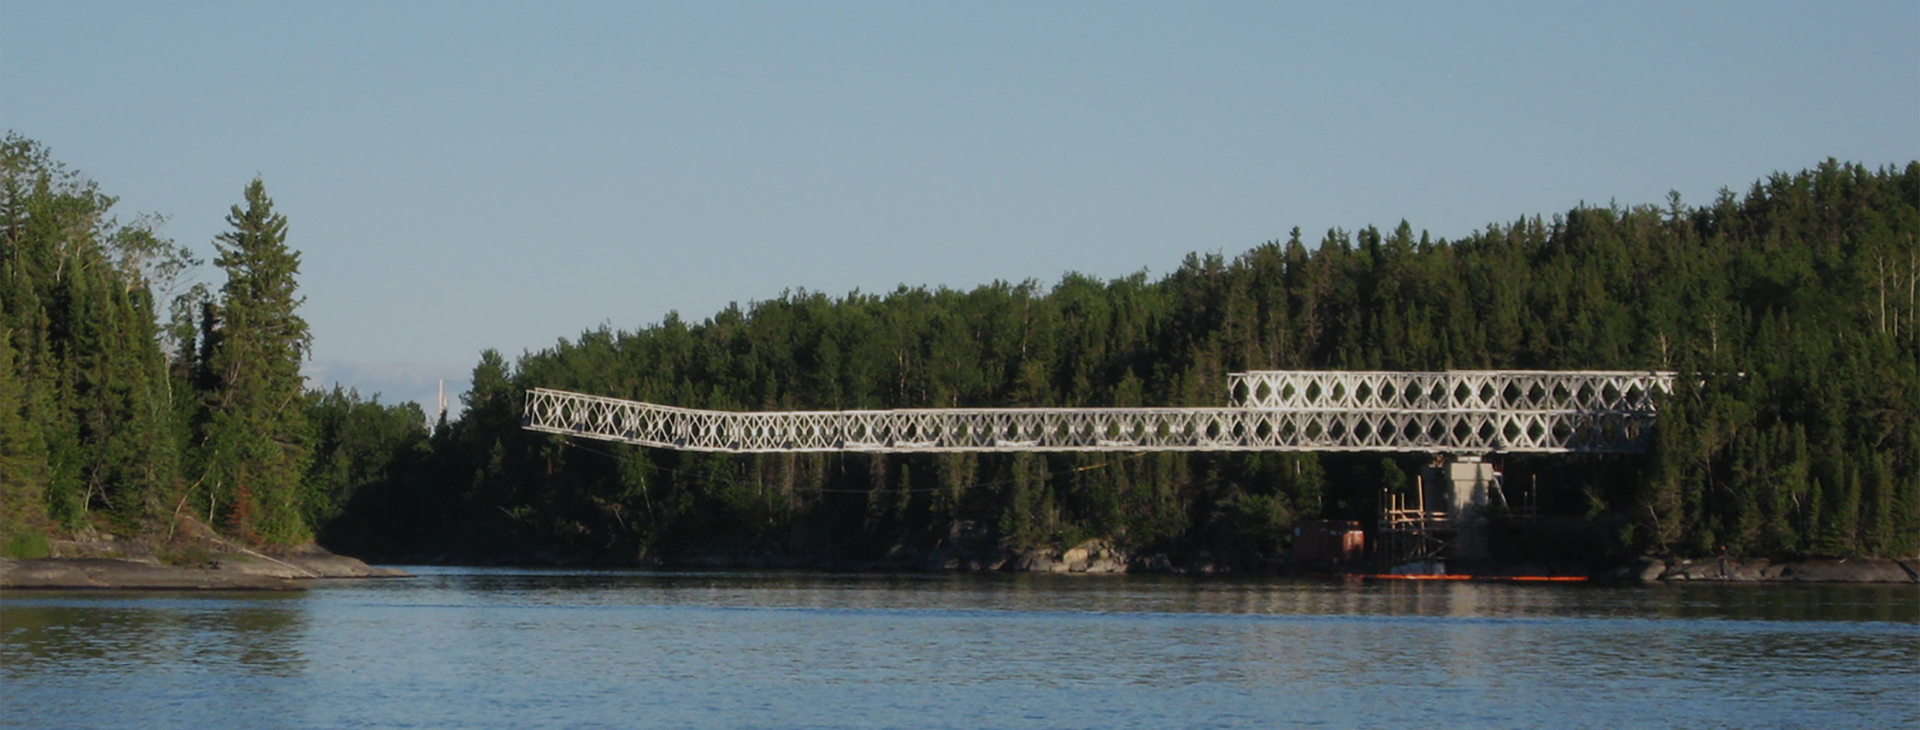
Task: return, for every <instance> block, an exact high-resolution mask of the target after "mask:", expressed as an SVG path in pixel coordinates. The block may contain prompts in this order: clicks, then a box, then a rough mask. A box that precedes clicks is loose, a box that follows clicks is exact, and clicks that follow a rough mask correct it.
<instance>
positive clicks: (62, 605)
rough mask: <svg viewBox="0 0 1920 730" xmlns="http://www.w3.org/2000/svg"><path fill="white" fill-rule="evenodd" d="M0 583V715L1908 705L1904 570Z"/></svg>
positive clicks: (71, 723) (1543, 712)
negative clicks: (1468, 578) (1462, 577)
mask: <svg viewBox="0 0 1920 730" xmlns="http://www.w3.org/2000/svg"><path fill="white" fill-rule="evenodd" d="M412 570H414V571H415V572H416V573H417V574H418V576H417V577H415V578H409V579H391V580H379V581H359V582H346V581H343V582H337V583H328V584H324V585H321V586H318V587H316V588H315V589H314V590H311V591H307V592H304V593H289V594H265V595H260V594H237V593H228V594H180V593H170V594H157V593H156V594H132V593H21V592H10V593H8V594H6V595H5V596H0V725H4V726H6V727H35V728H39V727H45V728H92V727H102V728H104V727H139V728H196V729H198V728H220V727H235V728H240V727H247V728H335V727H342V728H344V727H398V728H541V727H554V728H562V727H564V728H594V727H606V728H626V727H673V728H683V727H685V728H922V727H934V728H1002V727H1005V728H1018V727H1032V728H1114V727H1153V728H1182V727H1275V726H1300V727H1380V728H1419V727H1463V728H1464V727H1595V728H1599V727H1607V728H1613V727H1689V728H1707V727H1741V728H1754V727H1781V728H1801V727H1863V728H1887V727H1920V588H1916V587H1914V586H1911V585H1908V586H1853V585H1760V586H1756V585H1732V586H1705V585H1682V586H1650V587H1620V586H1614V587H1600V586H1582V585H1499V584H1465V583H1444V584H1404V583H1395V584H1377V583H1360V584H1339V583H1325V582H1311V581H1291V580H1275V579H1220V578H1206V579H1195V578H1182V577H1159V576H1053V575H1000V574H995V575H947V574H941V575H907V576H902V575H867V574H823V573H748V572H711V573H687V572H658V571H654V572H647V571H555V570H488V569H474V568H449V569H440V568H417V569H412Z"/></svg>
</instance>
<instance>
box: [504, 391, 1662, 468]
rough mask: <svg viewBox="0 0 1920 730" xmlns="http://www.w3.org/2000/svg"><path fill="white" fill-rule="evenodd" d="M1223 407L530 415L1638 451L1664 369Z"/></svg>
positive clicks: (888, 445) (782, 433) (1162, 442)
mask: <svg viewBox="0 0 1920 730" xmlns="http://www.w3.org/2000/svg"><path fill="white" fill-rule="evenodd" d="M1229 380H1230V382H1231V385H1232V395H1231V396H1230V397H1231V400H1232V402H1233V403H1234V405H1232V406H1228V407H1214V408H937V409H905V410H885V411H777V412H766V411H762V412H733V411H711V410H698V409H691V408H677V407H673V406H663V405H656V404H652V403H643V402H639V401H630V400H620V399H615V398H605V397H600V396H593V395H585V394H580V393H571V392H567V391H561V390H551V389H547V388H536V389H534V390H532V391H530V392H529V393H528V396H527V406H526V418H525V424H524V425H525V426H526V428H528V429H531V430H534V431H543V432H548V433H559V434H568V435H574V436H584V437H587V438H595V439H602V440H607V441H618V442H623V443H631V444H638V445H642V446H652V447H656V448H668V449H684V450H689V451H719V452H734V453H768V452H818V451H875V452H957V451H973V452H987V451H1422V452H1434V453H1462V454H1488V453H1497V452H1510V453H1560V452H1585V453H1636V452H1641V451H1645V450H1646V448H1647V445H1648V444H1647V442H1648V437H1649V435H1650V434H1651V429H1650V428H1649V427H1650V426H1651V425H1652V423H1653V419H1654V417H1655V413H1656V409H1657V405H1658V401H1659V400H1660V399H1661V398H1663V397H1664V396H1665V395H1666V394H1667V393H1669V392H1671V390H1672V384H1673V374H1672V373H1661V372H1625V371H1577V372H1576V371H1446V372H1431V373H1391V372H1328V371H1254V372H1248V373H1234V374H1232V375H1231V376H1229Z"/></svg>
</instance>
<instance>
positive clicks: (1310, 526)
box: [1293, 520, 1367, 570]
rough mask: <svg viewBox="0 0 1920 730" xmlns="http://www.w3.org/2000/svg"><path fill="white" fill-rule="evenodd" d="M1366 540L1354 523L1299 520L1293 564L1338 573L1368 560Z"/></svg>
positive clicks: (1358, 526)
mask: <svg viewBox="0 0 1920 730" xmlns="http://www.w3.org/2000/svg"><path fill="white" fill-rule="evenodd" d="M1366 550H1367V537H1366V533H1365V532H1363V531H1361V529H1360V523H1358V522H1355V521H1353V520H1298V521H1296V522H1294V523H1293V564H1294V565H1296V566H1298V567H1301V568H1312V569H1319V570H1337V569H1339V568H1341V567H1342V566H1348V565H1358V564H1359V563H1360V561H1361V560H1362V559H1363V558H1365V557H1366Z"/></svg>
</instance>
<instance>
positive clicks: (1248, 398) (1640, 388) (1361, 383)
mask: <svg viewBox="0 0 1920 730" xmlns="http://www.w3.org/2000/svg"><path fill="white" fill-rule="evenodd" d="M1673 376H1674V374H1673V373H1671V372H1649V371H1627V370H1447V371H1442V372H1424V373H1423V372H1384V371H1324V370H1256V371H1253V372H1246V373H1232V374H1230V375H1228V376H1227V381H1228V387H1229V388H1230V392H1231V396H1230V399H1231V400H1230V402H1231V403H1232V404H1233V405H1235V406H1239V407H1242V408H1272V409H1282V410H1342V411H1352V410H1376V409H1408V410H1415V411H1435V410H1442V411H1461V410H1465V411H1474V410H1488V411H1575V412H1584V413H1600V412H1617V413H1626V412H1632V413H1642V412H1644V413H1651V412H1652V411H1653V410H1654V409H1655V408H1656V407H1657V403H1658V402H1659V401H1660V400H1661V399H1664V398H1666V397H1667V396H1668V395H1671V394H1672V392H1673Z"/></svg>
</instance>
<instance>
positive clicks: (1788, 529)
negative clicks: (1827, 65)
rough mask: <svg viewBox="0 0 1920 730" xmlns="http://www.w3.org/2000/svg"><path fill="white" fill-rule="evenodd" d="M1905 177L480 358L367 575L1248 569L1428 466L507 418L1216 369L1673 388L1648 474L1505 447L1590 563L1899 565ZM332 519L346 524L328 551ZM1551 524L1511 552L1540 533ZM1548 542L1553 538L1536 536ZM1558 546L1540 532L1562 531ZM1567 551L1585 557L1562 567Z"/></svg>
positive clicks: (1862, 178) (360, 536) (831, 399)
mask: <svg viewBox="0 0 1920 730" xmlns="http://www.w3.org/2000/svg"><path fill="white" fill-rule="evenodd" d="M1917 205H1920V164H1909V165H1907V166H1905V167H1904V168H1885V169H1880V170H1870V169H1866V168H1863V167H1860V166H1857V165H1847V164H1840V163H1837V162H1828V163H1825V164H1822V165H1820V166H1819V167H1817V168H1816V169H1812V170H1808V171H1804V172H1801V173H1798V174H1781V175H1775V176H1773V177H1770V178H1768V179H1766V180H1763V181H1760V182H1758V183H1755V184H1754V185H1753V186H1752V188H1751V189H1750V190H1749V191H1748V192H1747V194H1746V195H1744V196H1738V195H1735V194H1733V193H1731V192H1726V193H1723V194H1722V195H1721V196H1720V197H1719V198H1718V199H1717V200H1715V201H1714V202H1713V203H1711V204H1710V205H1706V206H1701V207H1691V206H1687V205H1683V204H1682V203H1681V202H1680V201H1679V200H1678V198H1677V196H1676V197H1675V198H1673V199H1670V200H1669V201H1668V204H1667V205H1666V206H1664V207H1655V206H1641V207H1635V208H1619V207H1606V208H1599V207H1590V206H1581V207H1578V208H1575V209H1572V210H1570V211H1567V212H1566V213H1564V214H1561V215H1557V216H1554V217H1553V218H1552V219H1550V220H1548V219H1541V218H1538V217H1534V218H1528V219H1523V220H1519V221H1515V222H1513V223H1511V224H1507V225H1494V226H1489V227H1488V228H1487V229H1485V230H1483V231H1480V232H1478V233H1476V234H1474V235H1471V236H1468V237H1466V238H1463V239H1461V240H1457V241H1446V240H1433V239H1430V238H1429V237H1428V236H1427V235H1425V234H1424V233H1422V234H1415V233H1414V231H1413V229H1412V228H1411V227H1410V226H1408V225H1407V224H1405V223H1402V224H1400V225H1399V226H1398V227H1396V228H1395V229H1393V230H1391V231H1386V232H1383V231H1380V230H1376V229H1374V228H1366V229H1362V230H1360V231H1357V232H1352V233H1349V232H1346V231H1341V230H1334V231H1331V232H1329V233H1328V234H1327V235H1326V236H1325V237H1323V238H1322V239H1320V240H1319V241H1317V242H1315V245H1311V246H1309V245H1308V243H1307V242H1305V241H1302V240H1301V239H1300V236H1299V233H1298V231H1295V232H1294V235H1293V236H1292V238H1290V239H1289V240H1287V241H1284V242H1274V243H1269V244H1266V245H1262V246H1259V247H1257V248H1255V249H1253V250H1251V251H1248V252H1246V253H1244V254H1241V255H1239V256H1237V257H1234V258H1233V259H1231V260H1228V259H1226V258H1224V257H1222V256H1218V255H1193V256H1189V257H1188V258H1187V260H1186V261H1185V262H1184V263H1183V264H1182V265H1181V266H1180V267H1179V268H1178V269H1177V270H1176V271H1174V272H1173V273H1171V274H1169V275H1167V276H1165V277H1163V278H1159V279H1157V280H1154V279H1150V278H1149V277H1148V276H1146V275H1145V274H1136V275H1133V276H1129V277H1123V278H1120V279H1115V280H1110V281H1102V280H1098V279H1094V278H1090V277H1085V276H1080V275H1071V274H1070V275H1068V276H1066V277H1064V278H1063V279H1061V280H1060V281H1059V282H1058V283H1057V284H1055V285H1053V286H1051V287H1043V286H1041V285H1039V284H1036V283H1033V282H1028V283H1024V284H1019V285H1013V284H1006V283H995V284H991V285H987V286H981V287H978V288H975V289H972V290H970V291H958V290H951V289H944V288H940V289H926V288H908V287H902V288H900V289H898V290H896V291H894V292H891V293H889V294H886V295H874V294H863V293H854V294H850V295H847V296H844V297H830V296H827V295H824V294H819V293H814V292H806V291H798V292H789V293H787V294H784V295H782V296H780V297H778V298H775V299H771V300H767V301H761V302H756V303H753V304H751V305H750V306H748V307H745V308H741V307H729V308H727V309H726V310H724V311H721V312H720V313H718V314H716V315H714V316H713V317H711V318H709V319H707V320H706V321H703V322H699V323H689V322H686V321H683V320H682V319H680V318H679V317H677V316H674V315H668V317H667V318H666V319H665V320H664V321H662V322H660V323H659V324H657V325H654V326H651V327H647V328H644V329H641V330H639V331H634V332H614V331H608V330H604V329H603V330H599V331H592V332H587V333H584V334H582V335H581V336H580V337H579V338H578V339H576V340H573V341H562V342H560V343H559V344H557V345H556V346H554V347H552V348H549V349H546V350H543V351H540V352H535V353H530V354H527V355H525V356H523V357H521V358H519V359H518V360H517V361H516V362H514V363H511V364H509V363H508V362H506V361H505V360H504V359H503V358H501V357H500V356H499V355H498V354H497V353H491V352H490V353H487V354H486V355H485V356H484V357H483V358H482V361H481V363H480V365H479V366H478V367H477V368H476V369H475V372H474V382H473V389H472V391H471V392H470V393H469V394H468V396H467V405H468V408H467V410H466V412H465V413H464V414H463V416H462V418H461V419H460V420H459V421H458V422H456V423H453V424H450V425H449V427H448V428H447V429H445V430H444V431H442V432H440V433H437V434H436V435H435V437H434V439H433V442H432V446H431V449H430V451H431V455H430V456H429V457H428V458H427V459H426V460H424V461H423V462H422V463H421V471H418V472H414V473H412V474H410V475H408V476H406V477H405V478H402V479H398V480H390V481H388V482H384V483H382V484H379V485H375V486H373V487H371V488H363V490H362V491H361V492H360V493H358V494H357V495H356V497H355V500H354V503H353V505H352V506H350V507H349V509H348V512H347V514H349V515H351V516H354V519H351V520H346V521H344V522H342V523H341V528H340V529H341V532H340V538H341V540H342V544H351V545H353V546H355V547H357V548H359V549H363V550H371V551H374V552H377V553H382V554H387V555H395V556H401V555H408V554H436V553H452V554H455V555H462V556H485V555H505V556H516V555H517V556H526V555H529V554H535V553H538V554H545V555H553V556H561V557H566V556H573V557H585V558H599V559H615V560H633V559H639V558H647V557H658V558H662V559H667V560H673V559H684V558H688V557H695V556H703V555H704V556H712V555H721V556H736V557H737V556H751V555H772V556H794V555H801V556H820V557H825V558H828V559H867V560H872V559H879V558H883V557H885V556H888V555H900V554H906V555H920V554H926V553H928V552H931V551H935V550H938V549H941V548H943V547H944V548H967V547H972V548H976V549H977V548H979V547H980V546H982V545H985V546H987V547H988V548H989V549H1010V550H1018V549H1025V548H1032V547H1042V546H1053V547H1063V546H1069V545H1072V544H1075V543H1078V542H1080V541H1082V540H1086V539H1090V538H1105V539H1108V540H1111V541H1113V542H1115V543H1118V544H1120V545H1122V546H1125V547H1129V548H1132V549H1134V550H1136V551H1146V552H1159V553H1165V554H1172V555H1196V554H1207V555H1211V556H1214V557H1216V558H1220V559H1225V560H1240V561H1246V560H1257V559H1260V558H1267V557H1272V556H1274V555H1276V554H1278V553H1279V551H1281V550H1282V549H1284V547H1285V546H1286V544H1287V542H1288V536H1287V529H1286V528H1287V525H1288V523H1289V522H1290V521H1291V520H1292V519H1294V518H1296V517H1340V518H1350V519H1360V520H1364V521H1368V523H1369V524H1370V522H1371V520H1372V518H1373V515H1374V511H1375V510H1376V509H1377V500H1378V494H1379V492H1380V490H1381V489H1383V488H1385V489H1407V488H1409V487H1410V486H1411V482H1412V474H1414V473H1415V471H1416V470H1417V469H1418V468H1419V467H1420V465H1421V463H1422V461H1423V460H1424V457H1421V456H1419V455H1412V456H1390V457H1382V456H1379V455H1373V456H1365V455H1331V454H1329V455H1319V456H1313V455H1293V454H1256V455H1220V454H1153V455H1143V456H1133V457H1115V456H1112V455H1106V454H1085V455H1079V454H1032V455H1005V454H987V455H867V454H831V455H828V454H806V455H757V456H729V455H714V454H696V453H680V452H673V451H661V450H645V449H635V448H627V447H617V446H613V445H608V444H602V443H596V442H589V441H578V440H569V439H563V438H557V437H551V436H545V435H538V434H532V433H529V432H526V431H523V430H521V429H520V428H519V419H520V412H521V407H522V396H523V393H524V392H525V390H526V389H528V388H531V387H536V386H544V387H553V388H562V389H569V390H577V391H582V392H588V393H596V394H603V395H609V396H614V397H621V398H632V399H638V400H645V401H651V402H657V403H666V404H675V405H683V406H689V407H700V408H720V409H780V410H791V409H841V408H900V407H951V406H1056V405H1057V406H1108V405H1116V406H1119V405H1191V404H1220V403H1223V402H1224V399H1225V397H1226V388H1225V380H1224V376H1225V375H1226V374H1227V373H1229V372H1232V371H1237V370H1245V369H1262V368H1273V369H1386V370H1429V369H1448V368H1459V369H1469V368H1522V369H1535V368H1537V369H1636V370H1645V369H1659V370H1674V371H1679V372H1682V373H1688V374H1690V375H1689V377H1685V378H1682V379H1681V380H1682V386H1681V388H1680V391H1679V392H1678V393H1677V394H1676V396H1675V397H1674V399H1673V400H1672V402H1670V403H1668V404H1667V406H1666V410H1665V412H1664V413H1663V414H1662V418H1661V422H1660V426H1659V431H1658V444H1657V447H1656V449H1655V450H1654V452H1653V453H1652V454H1650V455H1648V456H1646V457H1578V456H1553V457H1532V458H1526V457H1512V458H1509V459H1507V460H1506V463H1505V467H1506V470H1507V475H1508V482H1509V485H1510V486H1509V491H1511V492H1516V493H1524V494H1525V498H1528V499H1534V500H1537V503H1538V504H1539V506H1540V507H1541V509H1542V510H1544V511H1546V512H1548V513H1550V514H1558V515H1563V516H1568V517H1572V518H1578V519H1580V520H1585V521H1586V522H1585V524H1587V525H1590V526H1591V525H1597V526H1601V527H1603V528H1604V530H1602V532H1604V533H1605V534H1604V535H1602V536H1601V537H1600V538H1598V539H1593V538H1592V536H1591V534H1590V533H1591V532H1592V531H1591V530H1588V531H1586V532H1583V533H1582V534H1583V535H1586V537H1584V538H1582V539H1585V540H1586V542H1580V543H1577V544H1578V546H1579V549H1581V550H1586V551H1587V552H1589V553H1595V552H1606V551H1613V552H1614V553H1615V555H1613V556H1612V557H1621V555H1620V553H1623V552H1625V551H1646V550H1651V551H1660V552H1669V553H1677V554H1683V555H1703V554H1714V553H1730V554H1739V555H1770V556H1780V557H1788V556H1812V555H1821V556H1855V555H1912V554H1914V553H1915V551H1916V550H1917V549H1920V428H1916V426H1917V425H1920V424H1916V411H1920V408H1916V404H1920V387H1917V386H1920V372H1917V367H1920V354H1917V353H1920V335H1917V332H1920V328H1917V327H1916V325H1917V324H1920V319H1917V316H1920V311H1916V306H1915V290H1916V279H1917V278H1920V245H1916V242H1915V236H1916V234H1917V233H1920V210H1917V208H1916V206H1917ZM349 533H350V534H351V537H349ZM1551 537H1552V536H1546V539H1543V538H1542V536H1539V535H1536V536H1534V539H1535V541H1536V543H1549V542H1551ZM1535 547H1536V548H1538V549H1549V548H1550V547H1551V545H1546V546H1542V545H1536V546H1535ZM1562 547H1564V545H1562ZM1575 557H1584V558H1586V559H1589V560H1592V559H1603V558H1605V557H1607V556H1602V555H1594V554H1589V555H1585V556H1575Z"/></svg>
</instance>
